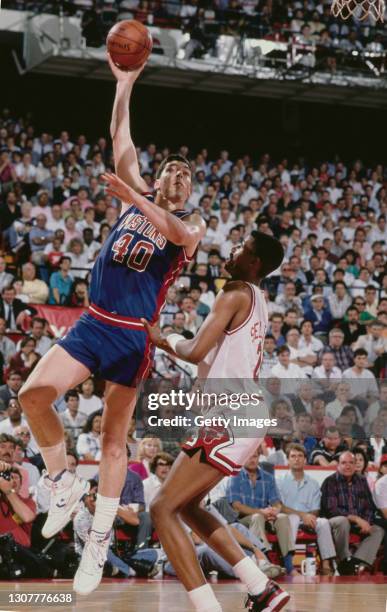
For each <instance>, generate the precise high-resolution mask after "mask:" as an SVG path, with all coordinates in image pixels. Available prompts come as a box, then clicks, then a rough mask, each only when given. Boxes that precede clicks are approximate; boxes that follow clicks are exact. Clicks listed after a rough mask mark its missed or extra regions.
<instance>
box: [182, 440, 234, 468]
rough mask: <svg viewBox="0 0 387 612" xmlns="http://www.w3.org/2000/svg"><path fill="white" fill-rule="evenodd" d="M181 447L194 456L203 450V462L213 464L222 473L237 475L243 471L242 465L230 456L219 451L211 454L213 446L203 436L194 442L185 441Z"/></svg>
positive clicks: (190, 455)
mask: <svg viewBox="0 0 387 612" xmlns="http://www.w3.org/2000/svg"><path fill="white" fill-rule="evenodd" d="M181 449H182V450H183V451H184V452H185V453H187V455H188V456H189V457H192V456H193V455H195V454H196V453H197V452H199V451H200V452H201V461H202V462H203V463H208V464H209V465H212V467H214V468H216V469H217V470H218V471H219V472H222V474H225V475H226V476H236V475H237V474H239V472H240V471H241V469H242V467H243V466H241V465H237V464H236V463H234V462H233V461H231V460H230V459H229V458H228V457H225V456H224V455H222V454H221V453H220V452H219V451H215V452H214V453H212V454H211V450H212V449H211V448H209V447H208V445H206V444H204V442H203V439H202V438H198V439H196V441H195V442H194V443H193V444H189V440H187V442H185V443H184V444H183V445H182V447H181Z"/></svg>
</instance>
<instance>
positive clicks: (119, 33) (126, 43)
mask: <svg viewBox="0 0 387 612" xmlns="http://www.w3.org/2000/svg"><path fill="white" fill-rule="evenodd" d="M106 46H107V50H108V53H109V55H110V57H111V58H112V60H113V63H114V64H115V65H116V66H117V68H119V69H120V70H124V71H125V72H129V71H132V70H138V69H139V68H141V66H142V65H143V64H145V62H146V60H147V59H148V57H149V55H150V53H151V51H152V46H153V41H152V35H151V33H150V32H149V30H148V28H147V27H145V26H144V25H143V24H142V23H140V22H139V21H134V20H133V21H131V20H126V21H119V22H118V23H116V24H115V25H114V26H113V27H112V28H111V30H110V32H109V34H108V35H107V39H106Z"/></svg>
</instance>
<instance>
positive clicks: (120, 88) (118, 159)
mask: <svg viewBox="0 0 387 612" xmlns="http://www.w3.org/2000/svg"><path fill="white" fill-rule="evenodd" d="M108 60H109V65H110V68H111V71H112V72H113V74H114V76H115V77H116V79H117V85H116V96H115V99H114V105H113V112H112V120H111V124H110V135H111V138H112V141H113V153H114V161H115V167H116V173H117V175H118V176H119V177H120V178H121V179H122V180H123V181H125V183H127V184H128V185H130V186H131V187H132V188H133V189H134V190H135V191H137V192H138V193H143V192H144V191H147V190H148V186H147V184H146V182H145V181H144V179H142V178H141V174H140V169H139V165H138V159H137V153H136V148H135V146H134V144H133V140H132V137H131V134H130V120H129V102H130V98H131V94H132V89H133V85H134V83H135V81H136V79H137V78H138V76H139V74H140V73H141V71H142V68H140V69H139V70H134V71H131V72H123V71H122V70H119V69H118V68H117V67H116V66H115V65H114V64H113V62H112V60H111V58H110V56H109V55H108Z"/></svg>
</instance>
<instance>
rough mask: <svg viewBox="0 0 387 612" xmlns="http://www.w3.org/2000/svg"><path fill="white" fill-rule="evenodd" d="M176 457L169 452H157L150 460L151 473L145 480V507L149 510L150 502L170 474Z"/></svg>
mask: <svg viewBox="0 0 387 612" xmlns="http://www.w3.org/2000/svg"><path fill="white" fill-rule="evenodd" d="M173 461H174V458H173V457H172V455H170V454H169V453H163V452H161V453H157V454H156V455H155V456H154V457H153V459H152V461H151V462H150V465H149V467H150V471H151V474H150V476H148V478H145V480H144V481H143V485H144V499H145V509H146V510H147V511H149V507H150V504H151V502H152V500H153V499H154V497H155V496H156V494H157V492H158V490H159V489H160V488H161V485H162V484H163V482H164V480H165V479H166V477H167V476H168V474H169V472H170V469H171V466H172V464H173Z"/></svg>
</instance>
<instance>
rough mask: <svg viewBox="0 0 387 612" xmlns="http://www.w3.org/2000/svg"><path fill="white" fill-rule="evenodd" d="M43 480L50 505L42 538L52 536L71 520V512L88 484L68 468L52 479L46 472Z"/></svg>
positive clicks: (87, 487) (84, 492) (86, 490)
mask: <svg viewBox="0 0 387 612" xmlns="http://www.w3.org/2000/svg"><path fill="white" fill-rule="evenodd" d="M43 482H44V485H45V486H46V487H47V489H49V491H50V493H51V495H50V507H49V510H48V516H47V520H46V522H45V524H44V525H43V529H42V536H43V537H44V538H52V536H54V535H55V534H56V533H58V531H60V530H61V529H63V527H65V526H66V525H67V523H68V522H69V521H70V520H71V515H72V513H73V512H74V510H75V509H76V507H77V505H78V504H79V502H80V500H81V499H82V497H83V496H84V495H85V494H86V493H87V492H88V491H89V489H90V484H89V483H88V482H87V480H84V479H83V478H79V477H78V476H76V475H75V474H72V473H71V472H69V471H68V470H64V471H63V472H62V473H61V474H58V476H57V477H56V479H54V480H51V478H49V476H48V474H46V475H45V477H44V481H43Z"/></svg>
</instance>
